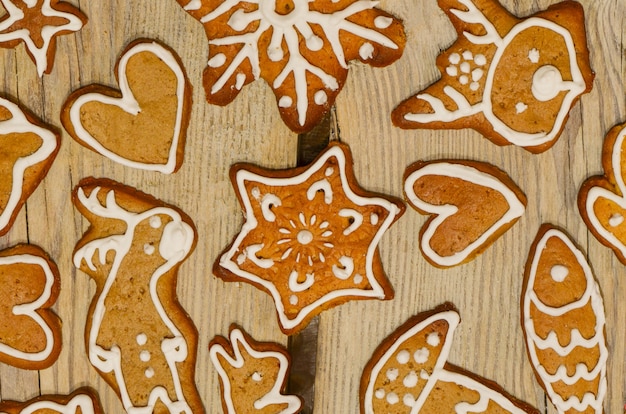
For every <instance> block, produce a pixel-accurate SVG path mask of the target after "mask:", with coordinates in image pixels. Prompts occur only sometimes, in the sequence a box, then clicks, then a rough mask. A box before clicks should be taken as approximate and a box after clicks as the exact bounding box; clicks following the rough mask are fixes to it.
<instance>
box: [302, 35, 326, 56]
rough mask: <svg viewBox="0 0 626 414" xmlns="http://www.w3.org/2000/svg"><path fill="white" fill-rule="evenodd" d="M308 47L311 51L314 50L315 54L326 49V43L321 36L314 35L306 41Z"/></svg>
mask: <svg viewBox="0 0 626 414" xmlns="http://www.w3.org/2000/svg"><path fill="white" fill-rule="evenodd" d="M306 47H308V48H309V50H312V51H313V52H317V51H318V50H320V49H321V48H322V47H324V41H323V40H322V39H321V38H320V37H319V36H315V35H312V36H311V37H309V38H308V39H306Z"/></svg>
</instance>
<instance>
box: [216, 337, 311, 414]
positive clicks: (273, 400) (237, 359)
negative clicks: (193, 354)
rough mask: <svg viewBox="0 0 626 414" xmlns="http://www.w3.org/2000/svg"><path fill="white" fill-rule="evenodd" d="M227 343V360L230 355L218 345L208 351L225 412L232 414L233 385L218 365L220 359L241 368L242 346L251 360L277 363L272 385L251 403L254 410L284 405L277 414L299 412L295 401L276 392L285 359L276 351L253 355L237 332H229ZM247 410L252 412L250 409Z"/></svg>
mask: <svg viewBox="0 0 626 414" xmlns="http://www.w3.org/2000/svg"><path fill="white" fill-rule="evenodd" d="M230 343H231V346H232V349H233V353H234V357H233V356H231V354H230V353H229V352H228V351H226V350H225V349H224V347H223V346H222V345H219V344H214V345H212V346H211V347H210V348H209V356H210V358H211V362H212V363H213V366H214V367H215V369H216V370H217V373H218V374H219V376H220V378H221V380H222V386H223V388H224V392H223V399H224V404H225V405H226V407H227V408H228V412H231V413H234V412H235V408H234V404H233V396H232V391H231V390H232V388H233V384H231V382H230V378H229V376H228V373H227V372H226V370H225V369H224V367H223V366H222V364H221V362H220V358H221V359H223V360H224V361H226V362H227V363H228V364H230V365H231V366H233V367H234V368H242V367H243V366H244V364H245V362H246V361H245V360H244V358H243V356H242V353H241V347H242V346H243V348H244V349H245V350H246V353H247V354H248V355H250V356H251V357H252V358H254V359H257V360H258V359H265V358H273V359H277V360H278V366H279V368H278V374H277V376H276V380H275V381H276V382H275V383H274V385H273V386H272V389H271V390H270V391H269V392H268V393H267V394H265V395H264V396H263V397H261V398H260V399H258V400H256V401H255V402H254V408H255V409H257V410H262V409H263V408H264V407H267V406H270V405H282V404H285V405H287V407H286V408H284V409H283V411H281V414H295V413H297V412H299V411H300V408H301V406H302V402H301V401H300V399H299V398H298V397H296V396H293V395H282V394H281V393H280V389H281V387H282V384H283V383H284V382H285V378H286V376H287V370H288V366H289V361H288V360H287V358H286V357H285V355H283V354H282V353H281V352H277V351H257V350H256V349H254V348H252V347H251V346H250V344H248V342H246V340H245V337H244V336H243V333H242V332H241V330H239V329H233V330H232V331H231V332H230ZM218 355H219V357H218ZM250 408H251V409H252V407H250Z"/></svg>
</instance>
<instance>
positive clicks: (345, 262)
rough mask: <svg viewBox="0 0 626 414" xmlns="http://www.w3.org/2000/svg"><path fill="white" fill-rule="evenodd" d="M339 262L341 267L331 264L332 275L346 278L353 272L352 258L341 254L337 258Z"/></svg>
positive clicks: (342, 278)
mask: <svg viewBox="0 0 626 414" xmlns="http://www.w3.org/2000/svg"><path fill="white" fill-rule="evenodd" d="M339 264H341V266H342V267H339V266H337V265H333V267H332V271H333V275H335V276H336V277H337V278H339V279H341V280H346V279H348V278H349V277H350V276H351V275H352V272H354V259H352V258H351V257H348V256H341V257H340V258H339Z"/></svg>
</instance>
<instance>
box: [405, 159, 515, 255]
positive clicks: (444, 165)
mask: <svg viewBox="0 0 626 414" xmlns="http://www.w3.org/2000/svg"><path fill="white" fill-rule="evenodd" d="M427 175H438V176H445V177H451V178H459V179H461V180H464V181H469V182H471V183H474V184H477V185H480V186H483V187H489V188H492V189H493V190H495V191H497V192H498V193H500V194H502V196H503V197H504V198H505V199H506V201H507V203H508V205H509V210H508V211H507V212H506V213H505V214H504V215H503V216H502V217H501V218H500V219H499V220H498V221H496V222H495V223H494V224H493V226H491V227H490V228H489V229H487V231H485V232H484V233H482V234H481V235H480V237H479V238H478V239H476V240H475V241H474V242H472V243H470V244H469V245H468V246H467V247H466V248H465V249H464V250H462V251H460V252H457V253H455V254H453V255H452V256H440V255H439V254H437V253H436V252H435V251H434V250H433V249H432V248H431V247H430V240H431V238H432V237H433V235H434V234H435V232H436V231H437V229H438V228H439V226H440V225H441V224H442V223H443V222H444V221H445V220H447V219H448V217H450V216H453V215H454V214H456V212H457V211H458V207H457V206H455V205H451V204H444V205H441V206H437V205H433V204H429V203H426V202H425V201H422V200H421V199H420V198H419V197H418V195H417V194H415V190H414V189H413V185H414V184H415V182H416V181H417V180H418V179H420V178H421V177H423V176H427ZM404 192H405V194H406V197H407V200H408V201H409V203H411V204H412V205H414V206H415V207H416V208H417V209H419V210H422V211H426V212H428V213H429V214H432V215H435V217H434V218H433V220H432V221H431V222H430V224H429V225H428V228H426V230H425V231H424V234H423V236H422V240H421V244H420V245H421V248H422V251H423V252H424V254H425V255H426V256H427V257H428V258H430V259H431V260H432V261H433V262H435V263H437V264H438V265H440V266H446V267H450V266H455V265H458V264H459V263H461V262H463V261H464V260H465V259H466V258H467V257H468V256H470V255H471V254H472V253H473V252H474V251H475V250H476V249H478V248H480V247H481V246H482V245H483V244H484V243H485V242H487V240H488V239H489V238H490V237H491V236H492V235H493V234H494V233H496V232H497V231H498V230H499V229H500V228H501V227H502V226H505V225H506V224H507V223H510V222H512V221H514V220H516V219H518V218H519V217H521V216H522V215H523V214H524V211H525V210H526V207H525V206H524V204H523V203H522V202H521V201H520V200H519V199H518V198H517V195H516V194H515V193H514V192H513V190H511V189H510V188H509V187H507V186H506V185H504V184H503V183H502V182H501V181H500V180H498V179H497V178H496V177H494V176H493V175H491V174H489V173H486V172H482V171H480V170H477V169H476V168H474V167H471V166H468V165H464V164H455V163H451V162H433V163H430V164H426V165H425V166H423V167H422V168H420V169H418V170H416V171H414V172H412V173H411V174H410V175H409V176H408V177H407V178H406V180H405V182H404Z"/></svg>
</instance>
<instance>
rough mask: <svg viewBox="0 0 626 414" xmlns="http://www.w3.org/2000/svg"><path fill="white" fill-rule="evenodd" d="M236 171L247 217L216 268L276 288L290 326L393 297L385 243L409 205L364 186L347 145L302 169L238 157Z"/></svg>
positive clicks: (283, 323)
mask: <svg viewBox="0 0 626 414" xmlns="http://www.w3.org/2000/svg"><path fill="white" fill-rule="evenodd" d="M230 177H231V180H232V182H233V185H234V187H235V190H236V191H237V197H238V198H239V202H240V204H241V206H242V207H243V208H244V210H245V223H244V225H243V226H242V229H241V232H240V233H239V234H238V235H237V237H236V238H235V240H234V241H233V243H232V244H231V246H229V247H228V248H227V249H226V250H225V251H224V253H222V255H221V256H220V257H219V259H218V260H217V261H216V262H215V266H214V268H213V271H214V273H215V274H216V275H217V276H218V277H221V278H222V279H224V280H226V281H242V282H247V283H251V284H253V285H254V286H256V287H258V288H259V289H262V290H264V291H266V292H267V293H269V294H270V295H272V298H273V299H274V302H275V303H276V312H277V314H278V321H279V324H280V328H281V330H282V331H283V332H284V333H286V334H293V333H295V332H298V331H299V330H300V329H302V328H303V327H304V326H305V325H306V324H307V323H308V322H309V320H310V319H311V318H312V317H313V316H315V315H317V314H318V313H319V312H321V311H322V310H324V309H328V308H330V307H332V306H336V305H339V304H341V303H344V302H346V301H348V300H351V299H368V298H370V299H371V298H376V299H390V298H391V297H392V296H393V289H392V287H391V285H390V284H389V281H388V280H387V279H386V277H385V274H384V271H383V268H382V263H381V261H380V256H379V253H378V242H379V241H380V238H381V237H382V236H383V233H384V232H385V231H386V230H387V229H388V228H389V226H391V224H392V223H393V222H394V221H395V220H397V219H398V218H399V217H400V215H402V213H404V204H403V203H402V201H401V200H398V199H395V198H392V197H384V196H380V195H375V194H373V193H369V192H367V191H364V190H363V189H361V188H359V187H358V185H357V183H356V179H355V177H354V172H353V170H352V155H351V154H350V150H349V149H348V147H347V146H346V145H344V144H339V143H333V144H331V145H330V146H329V147H328V148H327V149H326V150H325V151H324V152H323V153H322V154H321V155H320V156H319V157H318V158H317V159H316V160H315V161H314V162H313V163H311V164H310V165H309V166H306V167H302V168H294V169H289V170H282V171H275V170H266V169H263V168H259V167H255V166H252V165H248V164H237V165H235V166H233V167H232V168H231V171H230Z"/></svg>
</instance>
